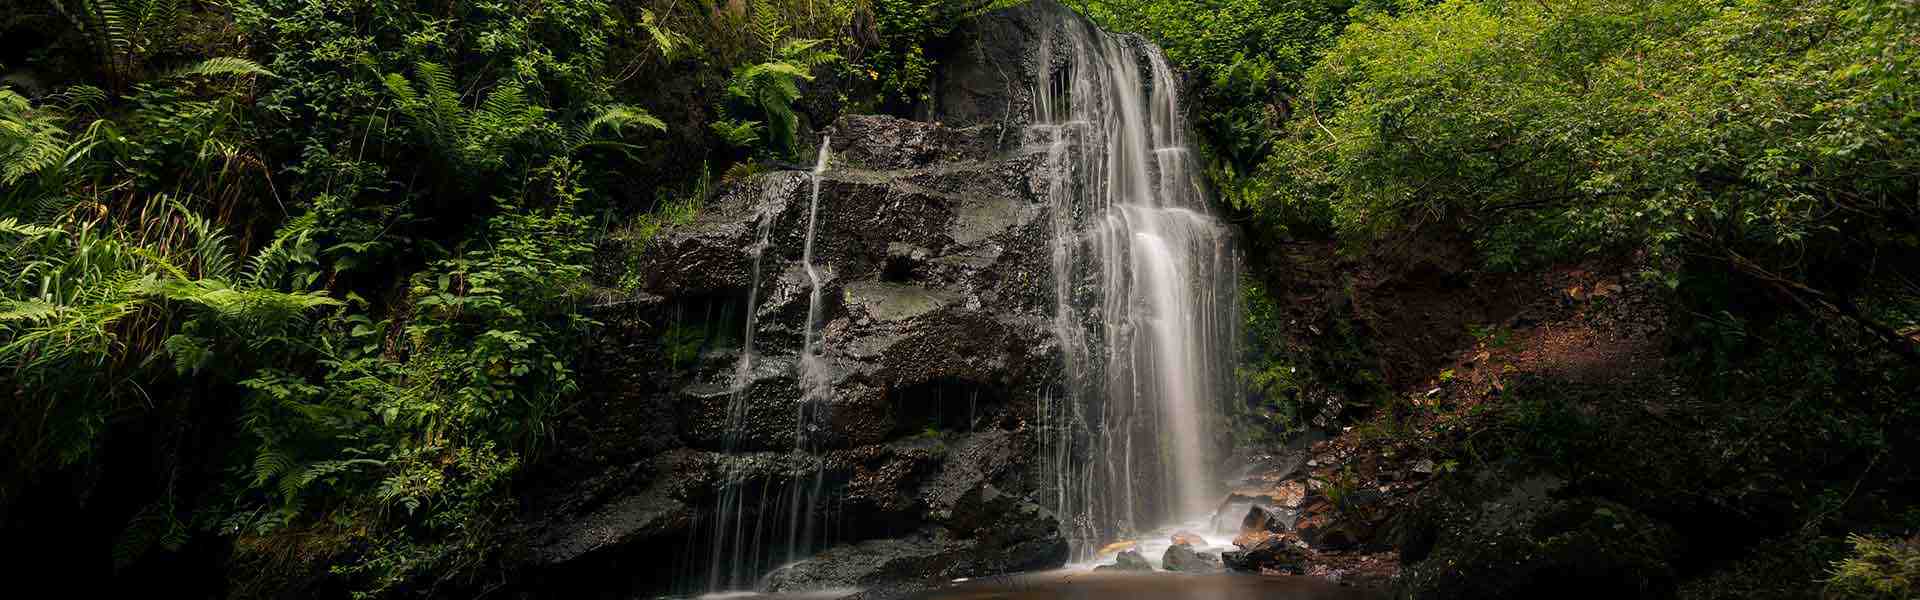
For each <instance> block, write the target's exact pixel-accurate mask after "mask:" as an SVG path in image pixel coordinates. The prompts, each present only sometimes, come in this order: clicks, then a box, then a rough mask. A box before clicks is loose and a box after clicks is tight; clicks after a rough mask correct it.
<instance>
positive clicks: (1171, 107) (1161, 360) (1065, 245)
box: [1028, 19, 1238, 559]
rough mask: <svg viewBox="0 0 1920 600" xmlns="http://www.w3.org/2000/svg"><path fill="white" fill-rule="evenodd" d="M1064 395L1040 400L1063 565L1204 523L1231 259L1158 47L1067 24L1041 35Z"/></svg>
mask: <svg viewBox="0 0 1920 600" xmlns="http://www.w3.org/2000/svg"><path fill="white" fill-rule="evenodd" d="M1038 60H1039V61H1040V65H1041V69H1040V71H1041V76H1040V77H1038V78H1037V82H1036V84H1037V87H1036V89H1035V97H1036V102H1035V113H1036V114H1035V124H1034V125H1032V126H1030V127H1029V129H1028V139H1029V141H1030V142H1031V143H1034V144H1039V145H1043V146H1044V147H1045V150H1046V165H1047V166H1046V181H1047V183H1048V188H1047V189H1048V196H1049V201H1050V203H1051V208H1052V213H1053V217H1052V218H1053V223H1052V226H1053V237H1054V239H1053V248H1052V267H1053V274H1054V280H1055V281H1054V298H1055V313H1054V323H1053V328H1054V333H1055V335H1056V337H1057V338H1058V339H1059V342H1060V347H1061V349H1062V353H1063V354H1064V356H1065V361H1066V365H1065V367H1066V368H1065V379H1066V385H1065V386H1063V387H1064V391H1065V394H1064V397H1060V398H1054V397H1047V398H1043V399H1042V402H1041V419H1042V428H1043V430H1044V431H1045V432H1046V435H1045V437H1046V439H1045V440H1044V441H1043V448H1042V457H1041V458H1042V463H1043V477H1044V479H1045V481H1044V482H1043V484H1044V485H1047V486H1051V487H1052V488H1053V489H1052V494H1051V498H1050V499H1051V500H1052V501H1053V503H1054V505H1055V506H1054V509H1055V511H1056V513H1057V514H1059V515H1060V516H1061V519H1062V521H1063V527H1065V528H1066V530H1067V534H1068V536H1069V539H1070V540H1072V542H1073V545H1074V553H1075V558H1076V559H1084V558H1086V557H1087V555H1088V553H1089V552H1091V550H1092V549H1094V548H1097V547H1098V546H1099V545H1100V544H1101V543H1103V542H1104V541H1106V540H1109V539H1111V538H1113V537H1116V536H1120V535H1126V534H1128V533H1131V532H1134V531H1138V530H1142V529H1145V528H1147V527H1150V526H1152V525H1154V524H1158V523H1162V522H1167V521H1171V520H1174V519H1177V518H1181V517H1187V516H1192V515H1196V514H1201V513H1203V512H1204V511H1205V510H1206V509H1207V508H1208V506H1209V504H1210V503H1211V501H1212V500H1213V499H1214V498H1215V494H1216V493H1217V491H1218V490H1217V489H1216V478H1215V476H1214V475H1213V473H1212V469H1211V465H1212V464H1213V462H1214V457H1213V456H1211V454H1212V452H1211V449H1212V448H1213V447H1214V446H1215V443H1214V439H1215V438H1214V433H1215V432H1214V430H1215V427H1216V424H1217V423H1218V422H1219V421H1220V420H1221V418H1220V415H1222V414H1223V413H1222V407H1223V406H1224V403H1223V402H1222V401H1221V398H1223V397H1224V398H1231V397H1232V396H1231V393H1232V391H1233V389H1234V387H1233V373H1232V369H1233V363H1232V359H1233V356H1234V348H1233V344H1234V335H1233V332H1234V329H1233V328H1234V326H1235V324H1236V323H1237V314H1236V313H1235V311H1236V310H1237V307H1236V306H1235V302H1234V300H1235V295H1234V292H1235V290H1236V286H1237V277H1238V265H1237V262H1236V258H1235V255H1234V253H1233V249H1232V246H1231V235H1230V231H1229V230H1228V229H1227V227H1226V226H1225V225H1224V224H1222V223H1221V222H1220V221H1219V220H1217V219H1215V218H1214V217H1212V216H1211V215H1210V214H1209V210H1208V206H1207V196H1206V193H1205V190H1204V188H1203V186H1202V185H1201V183H1200V181H1199V180H1198V178H1197V176H1196V173H1195V172H1194V169H1193V168H1192V165H1191V162H1192V155H1191V152H1190V151H1189V150H1188V149H1187V147H1186V143H1185V139H1184V138H1185V132H1184V131H1185V127H1186V126H1185V123H1184V122H1183V119H1182V117H1181V112H1180V105H1179V98H1178V94H1177V92H1176V88H1175V86H1176V84H1175V82H1174V80H1173V76H1172V73H1171V71H1170V70H1169V69H1168V67H1167V64H1166V60H1165V58H1163V57H1162V56H1161V55H1160V52H1159V50H1158V49H1157V48H1154V47H1153V46H1151V45H1150V44H1147V43H1145V42H1143V41H1140V40H1139V39H1138V38H1135V37H1123V36H1116V35H1113V34H1108V33H1106V32H1102V31H1099V30H1097V29H1094V28H1093V27H1092V26H1090V25H1088V24H1086V23H1085V22H1084V21H1082V20H1079V19H1067V20H1065V22H1064V23H1062V25H1061V26H1060V27H1057V28H1054V29H1052V30H1051V31H1050V32H1048V33H1047V34H1045V35H1044V37H1043V38H1042V40H1041V46H1040V52H1039V57H1038Z"/></svg>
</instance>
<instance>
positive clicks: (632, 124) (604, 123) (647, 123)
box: [567, 104, 667, 154]
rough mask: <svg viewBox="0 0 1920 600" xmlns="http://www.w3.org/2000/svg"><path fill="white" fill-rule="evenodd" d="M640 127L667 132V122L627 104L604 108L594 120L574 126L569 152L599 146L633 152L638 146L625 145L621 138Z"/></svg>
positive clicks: (570, 137) (573, 152) (572, 152)
mask: <svg viewBox="0 0 1920 600" xmlns="http://www.w3.org/2000/svg"><path fill="white" fill-rule="evenodd" d="M638 127H644V128H647V129H652V130H655V131H663V132H664V131H666V130H667V124H666V123H665V122H663V121H661V120H660V119H658V118H655V117H654V116H653V115H652V114H651V113H648V112H647V111H645V110H642V109H639V108H634V107H631V106H627V105H624V104H615V105H611V106H605V107H601V108H600V109H599V111H598V112H597V113H596V114H595V115H594V117H593V118H592V119H588V120H587V121H586V122H583V123H581V124H580V125H578V126H576V127H574V129H573V132H572V133H571V134H569V135H568V136H567V139H568V145H567V146H568V150H567V153H568V154H575V153H578V152H580V151H581V150H584V149H587V148H592V147H596V146H607V147H615V148H620V149H633V148H635V146H634V145H632V144H628V143H625V142H622V141H620V140H619V138H620V137H621V136H622V135H624V134H625V132H626V130H627V129H629V128H638ZM603 135H605V136H607V137H602V136H603Z"/></svg>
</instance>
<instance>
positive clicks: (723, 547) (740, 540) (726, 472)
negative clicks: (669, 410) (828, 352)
mask: <svg viewBox="0 0 1920 600" xmlns="http://www.w3.org/2000/svg"><path fill="white" fill-rule="evenodd" d="M776 188H777V186H776V185H775V184H774V183H773V182H771V181H769V182H768V183H767V187H766V189H763V190H762V192H761V194H762V196H764V197H771V196H772V195H773V194H775V193H777V191H776ZM773 207H774V204H772V203H763V204H762V205H761V209H760V214H759V219H758V220H759V224H758V225H757V226H756V229H757V231H756V233H757V234H758V240H757V241H756V242H754V244H753V245H752V246H749V247H748V248H747V253H748V254H749V255H751V256H752V257H753V261H752V262H753V271H752V276H751V277H750V278H749V279H748V281H750V282H752V283H751V284H749V286H748V288H747V305H746V332H745V333H744V334H743V335H742V336H741V343H740V361H739V366H738V367H736V368H735V369H734V376H733V382H732V385H731V389H730V390H729V393H728V402H727V423H728V424H729V427H728V429H727V434H726V438H725V444H726V447H727V450H728V451H729V453H731V451H732V450H733V448H734V447H736V446H737V445H738V443H739V440H738V431H739V428H738V427H735V426H733V425H734V424H737V423H741V422H743V421H745V419H746V411H747V402H746V397H745V396H746V392H747V386H748V384H750V383H751V382H752V381H753V369H754V361H753V359H754V356H753V339H754V331H755V330H756V329H757V328H758V327H757V326H758V325H759V311H758V307H759V306H760V267H761V262H762V259H763V258H764V257H765V255H766V252H767V249H768V248H769V247H771V246H772V245H773V244H772V235H773V220H774V217H775V216H776V215H775V213H774V210H773ZM744 475H745V474H744V471H743V469H742V465H741V464H740V463H739V462H738V461H731V460H730V461H727V462H726V464H724V465H723V466H722V480H721V481H722V483H721V488H720V499H719V502H718V503H717V504H716V505H715V506H714V510H713V512H714V519H713V524H714V525H713V546H712V549H713V557H712V560H710V561H709V562H708V570H707V589H709V590H718V589H724V588H725V587H727V586H726V585H723V584H732V583H733V582H732V581H722V578H723V577H725V576H726V575H728V574H737V573H739V572H741V569H742V568H743V567H744V564H743V563H744V562H745V560H746V558H745V557H744V556H743V553H742V549H743V548H747V547H748V540H747V539H746V532H745V527H746V526H747V524H746V522H745V521H746V519H745V518H743V517H744V515H742V513H741V508H742V506H741V502H742V498H741V495H740V492H741V489H740V487H741V486H740V485H739V480H740V479H741V478H742V477H744ZM761 502H762V504H764V503H765V499H764V498H762V501H761ZM758 529H759V528H757V527H756V528H754V531H755V535H756V537H757V535H758Z"/></svg>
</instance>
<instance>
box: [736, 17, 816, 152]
mask: <svg viewBox="0 0 1920 600" xmlns="http://www.w3.org/2000/svg"><path fill="white" fill-rule="evenodd" d="M824 42H825V40H791V41H788V42H786V43H784V44H782V45H781V46H780V50H779V51H778V52H777V53H776V54H775V58H774V60H771V61H768V62H763V63H759V64H755V65H750V66H746V67H741V68H740V69H738V70H736V71H735V72H734V75H733V79H732V80H730V81H728V83H727V93H728V94H729V95H731V96H733V97H735V98H739V99H741V100H745V101H747V102H748V103H750V104H752V105H753V106H755V107H756V108H759V109H760V111H761V114H763V115H764V116H765V117H766V123H767V129H766V131H767V144H768V146H769V147H770V148H772V149H773V150H775V151H776V152H780V153H782V154H786V155H789V156H790V155H792V154H794V150H795V148H794V143H795V140H794V137H795V134H796V132H797V130H798V129H799V121H800V119H799V115H798V114H796V113H795V112H794V110H793V103H794V102H795V101H796V100H799V99H800V82H801V81H811V80H813V69H814V67H818V66H820V65H824V64H827V63H830V62H834V61H838V60H840V55H838V54H835V53H833V52H830V51H827V50H822V49H820V48H819V46H820V45H821V44H822V43H824Z"/></svg>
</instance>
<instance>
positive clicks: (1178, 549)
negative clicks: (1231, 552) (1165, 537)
mask: <svg viewBox="0 0 1920 600" xmlns="http://www.w3.org/2000/svg"><path fill="white" fill-rule="evenodd" d="M1160 566H1161V567H1162V568H1164V569H1166V570H1168V571H1179V572H1183V573H1217V572H1220V571H1224V570H1226V566H1225V565H1223V564H1222V563H1221V562H1220V555H1219V554H1215V553H1212V552H1196V551H1194V549H1193V546H1190V545H1187V544H1175V545H1173V546H1171V547H1169V548H1167V553H1166V555H1164V556H1162V557H1161V558H1160Z"/></svg>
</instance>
